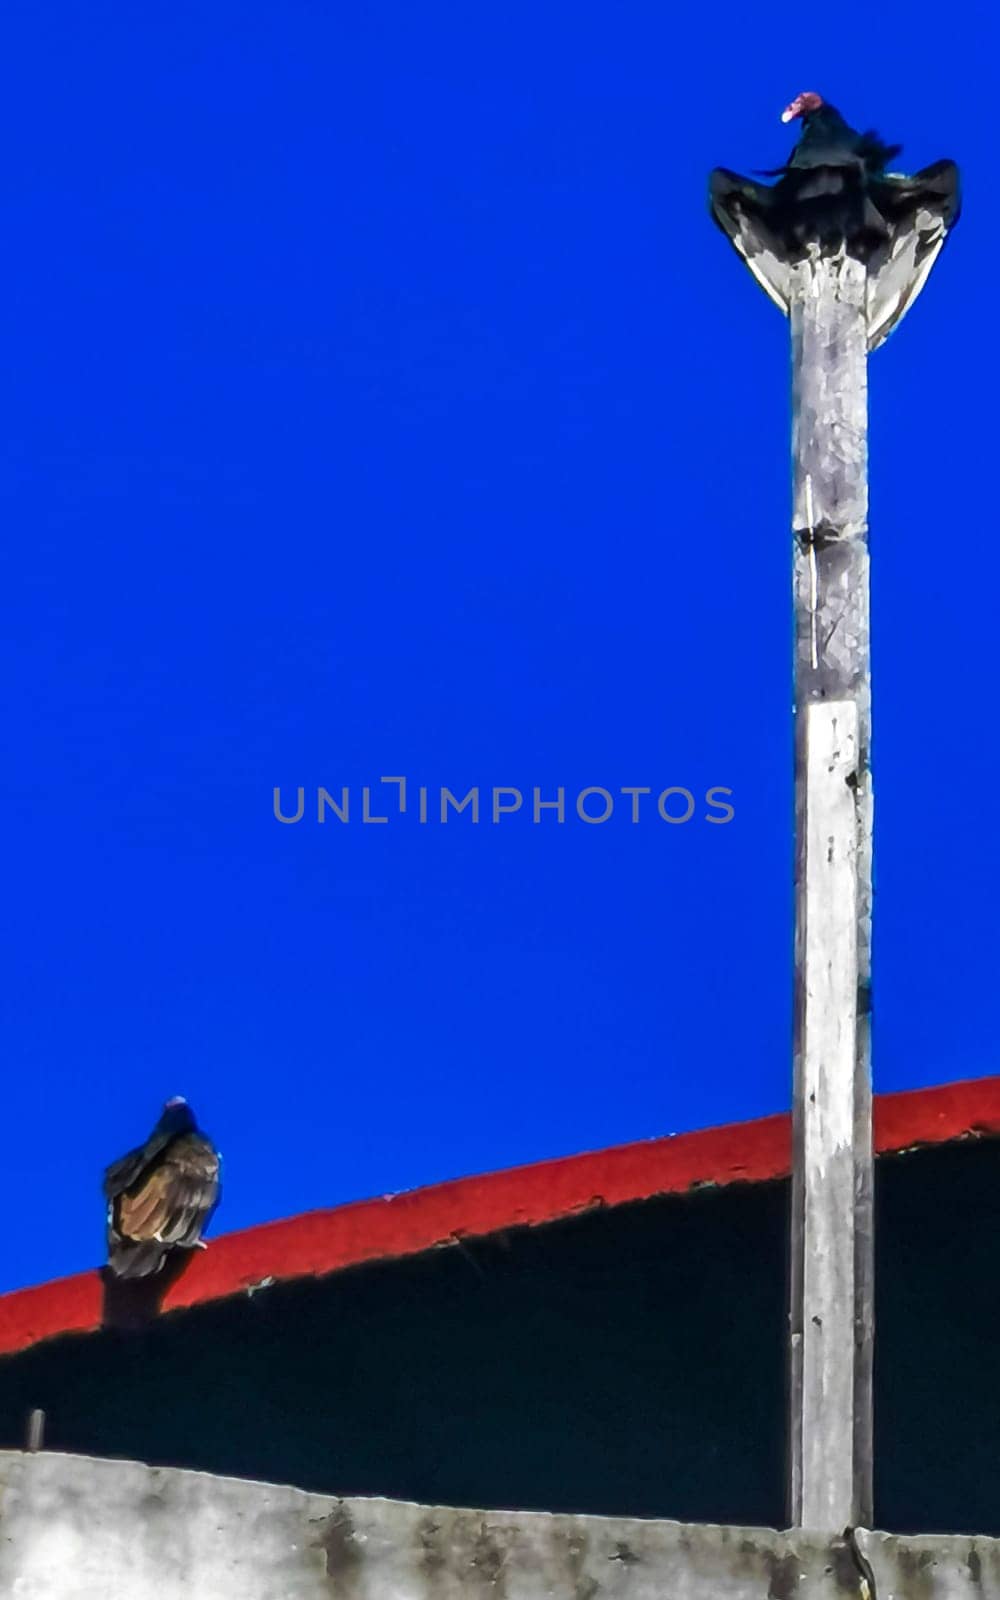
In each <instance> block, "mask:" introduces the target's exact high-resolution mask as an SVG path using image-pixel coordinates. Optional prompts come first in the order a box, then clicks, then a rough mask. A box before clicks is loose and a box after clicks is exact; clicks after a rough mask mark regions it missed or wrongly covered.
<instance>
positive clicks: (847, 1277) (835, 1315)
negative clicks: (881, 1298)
mask: <svg viewBox="0 0 1000 1600" xmlns="http://www.w3.org/2000/svg"><path fill="white" fill-rule="evenodd" d="M790 315H791V331H792V411H793V442H792V457H793V490H794V513H793V533H794V537H793V552H794V555H793V560H794V583H795V747H796V760H795V805H796V876H795V985H796V1006H795V1009H796V1026H795V1066H794V1100H793V1117H792V1124H793V1139H794V1150H793V1174H792V1230H791V1307H790V1317H789V1322H790V1380H791V1394H790V1419H789V1420H790V1431H791V1438H790V1452H789V1513H790V1521H791V1523H792V1524H793V1525H794V1526H798V1527H808V1528H813V1529H816V1530H823V1531H827V1532H837V1531H840V1530H841V1529H843V1528H844V1527H845V1526H847V1525H851V1526H869V1527H870V1526H871V1522H872V1340H873V1226H872V1198H873V1196H872V1189H873V1173H874V1161H873V1152H872V1122H871V1062H870V1048H869V1011H870V979H871V840H872V790H871V775H870V767H869V749H870V707H871V678H870V659H869V625H868V542H867V528H868V474H867V410H868V405H867V374H866V365H867V326H866V313H865V269H864V267H863V265H861V264H860V263H859V262H857V261H854V260H852V259H851V258H850V257H846V256H838V257H835V258H825V259H824V258H821V257H820V256H819V255H818V253H817V252H814V253H813V255H812V257H811V259H810V260H808V261H807V262H805V263H804V264H802V265H801V266H798V267H796V268H795V269H794V272H793V287H792V296H791V307H790Z"/></svg>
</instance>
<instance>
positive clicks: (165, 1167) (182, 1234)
mask: <svg viewBox="0 0 1000 1600" xmlns="http://www.w3.org/2000/svg"><path fill="white" fill-rule="evenodd" d="M220 1168H221V1161H220V1157H219V1153H218V1151H217V1150H215V1149H214V1148H213V1146H212V1143H211V1141H210V1140H209V1139H207V1138H206V1137H205V1135H204V1134H203V1133H201V1132H200V1131H199V1129H198V1125H197V1123H196V1122H195V1119H194V1116H193V1114H192V1112H191V1108H190V1107H189V1106H188V1104H187V1102H186V1101H184V1100H169V1101H168V1102H167V1104H166V1105H165V1106H164V1108H163V1114H162V1116H161V1117H160V1120H159V1122H158V1123H157V1124H156V1127H155V1128H154V1129H153V1131H152V1133H151V1134H150V1136H149V1138H148V1139H147V1140H146V1143H145V1144H144V1145H142V1146H140V1147H139V1148H138V1149H136V1150H130V1151H129V1153H128V1155H125V1156H122V1157H121V1159H120V1160H119V1161H114V1162H112V1164H111V1166H110V1167H108V1169H107V1171H106V1172H105V1174H104V1194H105V1198H106V1199H107V1201H108V1266H109V1267H110V1269H111V1271H112V1272H113V1273H114V1274H115V1276H116V1277H119V1278H144V1277H148V1276H149V1275H150V1274H151V1273H154V1272H159V1270H160V1268H161V1267H162V1266H163V1263H164V1261H165V1260H166V1258H167V1256H168V1255H169V1254H170V1253H171V1251H172V1250H176V1249H183V1250H190V1249H193V1248H194V1247H195V1246H197V1245H199V1244H200V1243H201V1236H202V1233H203V1231H204V1229H205V1227H206V1226H207V1224H208V1221H209V1219H210V1217H211V1216H212V1213H213V1212H214V1210H215V1208H216V1206H217V1205H218V1203H219V1195H220V1183H219V1174H220Z"/></svg>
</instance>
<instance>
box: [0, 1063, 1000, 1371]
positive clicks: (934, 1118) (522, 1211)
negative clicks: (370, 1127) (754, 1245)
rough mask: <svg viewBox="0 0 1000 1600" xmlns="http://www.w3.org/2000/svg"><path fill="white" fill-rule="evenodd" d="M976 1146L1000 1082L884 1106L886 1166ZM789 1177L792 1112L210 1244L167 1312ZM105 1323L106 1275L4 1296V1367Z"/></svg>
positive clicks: (0, 1298) (878, 1133) (918, 1093)
mask: <svg viewBox="0 0 1000 1600" xmlns="http://www.w3.org/2000/svg"><path fill="white" fill-rule="evenodd" d="M976 1134H980V1135H982V1134H1000V1078H978V1079H974V1080H972V1081H970V1082H964V1083H949V1084H943V1085H941V1086H939V1087H937V1088H933V1089H915V1090H906V1091H904V1092H902V1093H896V1094H887V1095H878V1096H876V1099H875V1148H876V1150H877V1151H878V1153H879V1154H880V1155H887V1154H890V1153H892V1152H898V1151H900V1150H906V1149H909V1148H911V1147H913V1146H915V1145H936V1144H945V1143H947V1142H949V1141H950V1140H954V1139H961V1138H963V1137H967V1136H970V1135H976ZM790 1165H791V1126H790V1118H789V1115H788V1113H787V1112H782V1113H780V1114H779V1115H777V1116H771V1117H762V1118H760V1119H759V1120H757V1121H754V1122H738V1123H730V1124H728V1125H726V1126H724V1127H719V1128H706V1129H704V1130H700V1131H698V1132H696V1133H683V1134H676V1135H672V1136H670V1137H668V1138H661V1139H646V1140H643V1141H642V1142H641V1143H638V1144H626V1145H618V1146H616V1147H614V1148H612V1149H610V1150H601V1151H596V1152H590V1153H587V1154H584V1155H577V1156H565V1157H562V1158H560V1159H558V1160H555V1161H540V1162H537V1163H536V1164H534V1165H533V1166H526V1167H512V1168H510V1169H508V1170H506V1171H503V1172H491V1173H488V1174H486V1175H485V1176H482V1177H473V1178H460V1179H456V1180H455V1181H453V1182H450V1183H438V1184H434V1185H432V1186H431V1187H429V1188H426V1189H413V1190H410V1191H408V1192H407V1193H405V1194H398V1195H392V1196H390V1197H388V1198H385V1199H378V1200H361V1201H357V1202H354V1203H352V1204H350V1205H344V1206H337V1207H336V1208H334V1209H332V1210H329V1211H309V1212H305V1213H304V1214H303V1215H301V1216H297V1217H288V1218H286V1219H285V1220H284V1221H281V1222H268V1223H264V1224H262V1225H261V1226H259V1227H254V1228H245V1229H243V1230H242V1231H241V1232H239V1233H228V1234H223V1235H221V1236H220V1237H219V1238H217V1239H213V1240H212V1242H211V1244H210V1246H209V1248H208V1250H206V1251H205V1252H204V1253H203V1254H201V1253H199V1254H197V1255H196V1256H195V1257H194V1259H193V1260H192V1261H191V1263H190V1266H188V1267H187V1268H186V1269H185V1271H184V1272H183V1274H182V1275H181V1277H180V1278H178V1279H177V1281H176V1282H175V1283H173V1284H172V1285H171V1286H170V1288H169V1289H168V1290H167V1292H166V1294H165V1296H164V1300H163V1305H162V1311H163V1312H168V1311H176V1310H179V1309H181V1308H182V1307H184V1306H193V1305H199V1304H202V1303H204V1302H206V1301H210V1300H220V1299H224V1298H226V1297H227V1296H229V1295H233V1294H238V1293H240V1292H241V1291H246V1290H248V1289H252V1288H254V1287H255V1286H259V1285H263V1284H264V1283H273V1282H281V1281H284V1280H288V1279H293V1278H302V1277H319V1276H322V1275H325V1274H327V1273H330V1272H337V1271H339V1270H341V1269H342V1268H344V1267H350V1266H356V1265H358V1264H360V1263H361V1262H365V1261H377V1260H384V1259H387V1258H391V1257H399V1256H409V1255H416V1254H419V1252H420V1251H422V1250H429V1249H432V1248H433V1247H434V1246H435V1245H446V1244H453V1243H455V1242H457V1240H459V1239H462V1238H475V1237H477V1236H478V1237H482V1236H483V1235H485V1234H490V1233H499V1232H502V1231H503V1230H505V1229H507V1228H520V1227H531V1226H536V1225H537V1224H539V1223H544V1222H555V1221H557V1220H558V1219H559V1218H562V1217H569V1216H574V1215H576V1214H578V1213H579V1212H583V1211H589V1210H591V1209H592V1208H594V1207H597V1206H618V1205H625V1204H627V1203H628V1202H629V1201H636V1200H648V1199H650V1198H651V1197H652V1196H653V1195H659V1194H682V1193H684V1192H686V1191H688V1190H690V1189H694V1188H699V1187H704V1186H717V1187H723V1186H726V1185H729V1184H733V1183H762V1182H766V1181H767V1180H768V1179H775V1178H783V1177H787V1175H788V1172H789V1170H790ZM102 1317H103V1286H102V1280H101V1275H100V1273H99V1272H83V1273H79V1274H77V1276H75V1277H72V1278H57V1279H55V1280H54V1281H52V1282H50V1283H43V1284H39V1285H37V1286H36V1287H33V1288H30V1289H19V1290H16V1291H14V1292H13V1293H11V1294H6V1295H0V1355H2V1354H11V1353H13V1352H14V1351H17V1350H24V1349H26V1348H27V1347H28V1346H29V1345H33V1344H37V1343H39V1342H40V1341H41V1340H43V1339H50V1338H53V1337H54V1336H56V1335H57V1334H64V1333H89V1332H93V1331H95V1330H96V1329H98V1328H100V1327H101V1325H102Z"/></svg>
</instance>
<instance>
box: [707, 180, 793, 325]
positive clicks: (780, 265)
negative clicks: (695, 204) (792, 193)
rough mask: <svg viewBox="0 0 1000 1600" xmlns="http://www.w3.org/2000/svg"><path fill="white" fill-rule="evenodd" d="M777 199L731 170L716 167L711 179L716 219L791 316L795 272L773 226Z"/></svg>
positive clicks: (711, 202)
mask: <svg viewBox="0 0 1000 1600" xmlns="http://www.w3.org/2000/svg"><path fill="white" fill-rule="evenodd" d="M774 196H775V191H774V189H772V188H771V187H770V186H769V185H768V184H766V183H755V182H754V181H753V179H752V178H741V177H740V175H739V173H738V172H730V171H729V170H728V168H727V167H716V168H715V171H714V172H713V173H712V175H711V177H710V178H709V183H708V201H709V210H710V211H711V213H712V217H713V218H714V220H715V222H716V223H717V224H718V226H719V227H720V228H721V229H722V231H723V233H724V234H725V235H726V238H727V239H728V240H729V242H730V244H731V245H732V247H733V249H734V250H735V251H736V253H737V255H739V256H740V257H742V259H743V260H744V261H745V262H746V264H747V266H748V267H749V268H750V271H751V272H752V273H753V275H754V277H755V278H756V279H757V282H758V283H759V284H760V286H761V288H762V289H763V290H764V293H765V294H766V295H768V296H769V298H770V299H771V300H773V301H774V303H775V305H776V306H777V307H778V310H779V311H782V312H783V313H784V314H785V316H786V317H787V315H788V305H789V300H790V297H791V281H792V273H791V267H790V265H789V263H788V259H787V252H786V248H785V245H784V243H783V241H782V239H781V236H780V234H779V233H777V232H776V231H775V228H774V227H773V226H772V225H771V219H772V212H773V207H774Z"/></svg>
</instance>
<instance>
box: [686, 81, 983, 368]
mask: <svg viewBox="0 0 1000 1600" xmlns="http://www.w3.org/2000/svg"><path fill="white" fill-rule="evenodd" d="M799 117H800V118H801V119H802V136H801V138H800V139H799V141H798V143H797V145H796V146H795V148H794V150H793V151H792V153H791V155H790V157H789V159H788V161H787V162H786V164H785V166H783V167H779V168H777V169H776V170H775V171H773V172H769V173H764V174H762V176H765V177H775V178H777V180H778V181H777V182H776V183H774V184H766V183H760V182H758V181H757V180H756V179H754V178H744V177H741V176H740V175H739V173H736V172H730V171H729V170H728V169H726V168H724V167H717V168H716V169H715V171H714V172H713V173H712V175H711V178H710V180H709V207H710V210H711V213H712V216H713V218H714V220H715V221H716V223H717V224H718V225H719V227H720V228H721V229H722V230H723V232H724V233H725V234H726V237H727V238H728V239H729V241H730V243H731V244H732V245H733V247H734V248H735V249H736V250H737V251H738V253H739V254H740V255H741V256H742V257H743V259H744V260H745V261H746V263H747V266H748V267H749V268H750V270H751V272H752V273H753V275H754V277H755V278H756V279H757V281H758V282H759V283H760V285H761V287H762V288H763V289H764V291H765V292H766V293H767V294H768V295H769V296H770V298H771V299H772V300H773V301H774V303H775V304H776V305H777V306H779V307H780V309H781V310H782V311H784V312H786V313H787V311H788V307H789V301H790V295H791V284H792V271H793V269H794V267H795V266H796V265H797V264H798V262H800V261H803V260H805V259H806V258H807V257H808V255H809V254H810V253H811V252H812V251H814V250H817V249H818V250H819V251H821V252H823V253H831V252H835V251H838V250H843V251H846V252H847V253H848V254H850V255H853V256H856V257H857V258H858V259H859V260H861V261H863V262H864V263H865V265H866V267H867V278H868V347H869V349H875V347H876V346H877V345H879V344H881V342H882V340H883V339H885V338H886V337H887V336H888V334H889V333H890V332H891V331H892V329H893V328H894V327H895V326H896V324H897V323H898V322H899V320H900V318H901V317H902V316H903V314H904V312H905V311H906V310H907V309H908V307H909V306H910V304H911V303H912V301H913V300H914V299H915V298H916V296H917V295H918V294H919V292H920V290H921V289H922V287H923V285H924V281H925V279H926V277H927V274H928V273H929V272H930V269H931V267H932V266H933V264H934V261H935V260H936V258H937V255H938V253H939V251H940V249H941V247H942V245H943V244H944V241H945V239H946V237H947V235H948V232H949V231H950V229H951V228H953V227H954V225H955V223H956V222H957V221H958V216H959V210H960V204H961V201H960V193H959V177H958V168H957V167H956V166H955V163H954V162H953V161H938V162H935V164H934V165H933V166H930V167H925V168H924V169H923V171H921V172H917V173H915V174H914V175H913V176H912V177H908V176H906V175H904V174H902V173H894V172H888V171H886V168H887V166H888V164H889V162H890V161H893V160H894V159H895V158H896V156H898V155H899V153H900V150H901V148H902V146H901V145H887V144H885V143H884V142H883V140H882V139H881V138H880V137H879V135H878V134H877V133H874V132H867V133H858V132H856V131H855V129H854V128H852V127H851V126H850V125H849V124H848V123H847V122H846V121H845V120H844V118H843V117H842V116H841V115H840V112H839V111H837V110H836V108H835V107H833V106H831V105H827V104H826V102H825V101H823V100H822V99H821V98H820V96H819V95H817V94H802V95H799V97H798V99H796V100H794V101H793V102H792V104H791V105H790V106H789V107H788V109H787V111H786V112H785V113H784V117H783V120H784V121H791V120H792V119H793V118H799Z"/></svg>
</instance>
